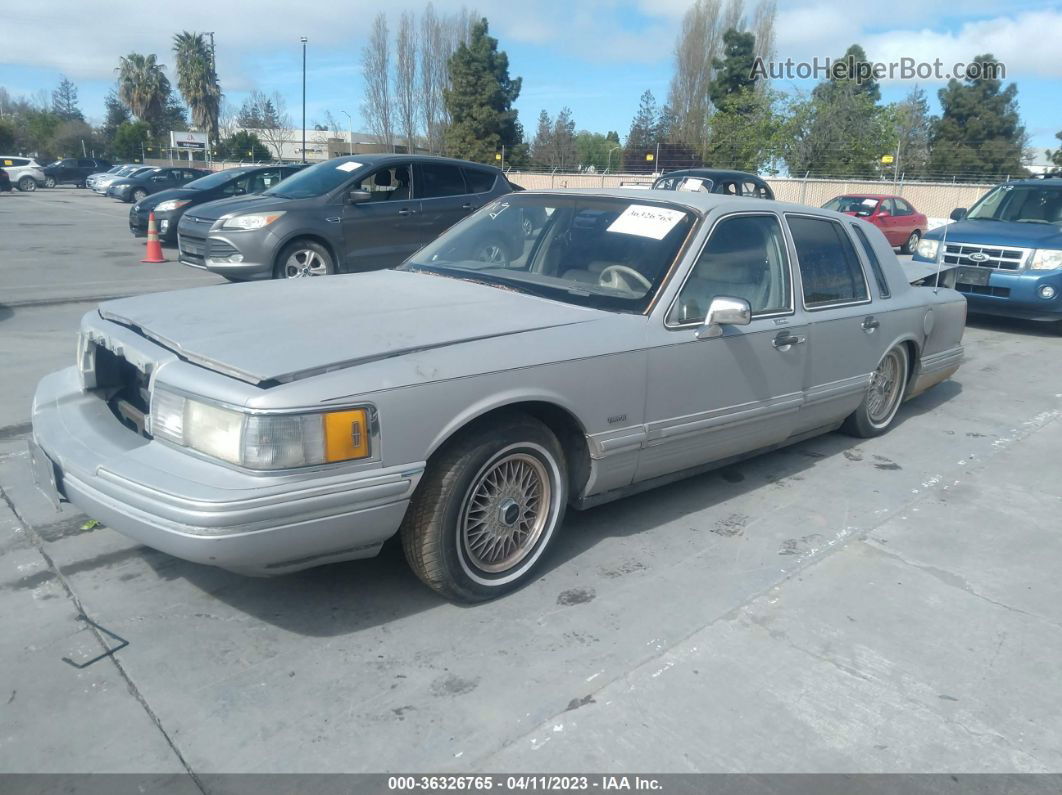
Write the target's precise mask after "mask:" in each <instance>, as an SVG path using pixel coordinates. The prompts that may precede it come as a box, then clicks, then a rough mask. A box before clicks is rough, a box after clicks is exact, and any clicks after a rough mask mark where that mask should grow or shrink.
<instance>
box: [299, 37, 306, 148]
mask: <svg viewBox="0 0 1062 795" xmlns="http://www.w3.org/2000/svg"><path fill="white" fill-rule="evenodd" d="M299 41H301V42H302V162H303V163H305V162H306V42H307V41H308V39H307V38H306V37H305V36H300V37H299Z"/></svg>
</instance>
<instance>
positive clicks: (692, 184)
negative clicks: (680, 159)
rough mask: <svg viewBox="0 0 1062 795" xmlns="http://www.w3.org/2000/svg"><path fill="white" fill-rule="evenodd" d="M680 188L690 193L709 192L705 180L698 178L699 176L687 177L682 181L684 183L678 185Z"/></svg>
mask: <svg viewBox="0 0 1062 795" xmlns="http://www.w3.org/2000/svg"><path fill="white" fill-rule="evenodd" d="M678 189H679V190H684V191H688V192H690V193H701V192H704V193H707V192H708V186H707V185H705V184H704V180H703V179H697V177H686V179H684V180H683V181H682V184H681V185H679V186H678Z"/></svg>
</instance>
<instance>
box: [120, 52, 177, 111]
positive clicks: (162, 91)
mask: <svg viewBox="0 0 1062 795" xmlns="http://www.w3.org/2000/svg"><path fill="white" fill-rule="evenodd" d="M115 71H116V72H117V73H118V98H119V99H120V100H121V101H122V103H123V104H125V106H126V107H127V108H129V110H131V111H132V112H133V115H134V116H136V117H137V118H138V119H140V121H143V122H147V123H148V125H149V126H151V127H152V128H154V127H155V125H156V123H157V122H158V120H159V118H160V117H161V115H162V111H163V108H165V106H166V100H167V99H168V98H169V96H170V81H169V80H167V79H166V67H165V66H163V65H162V64H160V63H158V61H157V60H156V58H155V55H154V53H153V54H151V55H141V54H140V53H137V52H131V53H129V54H128V55H126V56H123V57H122V58H120V59H119V60H118V68H117V69H115Z"/></svg>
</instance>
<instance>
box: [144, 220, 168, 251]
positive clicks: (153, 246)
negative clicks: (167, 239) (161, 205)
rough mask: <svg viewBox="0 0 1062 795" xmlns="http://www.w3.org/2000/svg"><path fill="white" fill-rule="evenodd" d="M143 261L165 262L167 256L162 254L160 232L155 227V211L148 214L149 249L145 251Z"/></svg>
mask: <svg viewBox="0 0 1062 795" xmlns="http://www.w3.org/2000/svg"><path fill="white" fill-rule="evenodd" d="M140 261H141V262H165V261H166V258H165V257H164V256H162V244H161V243H159V232H158V229H157V228H156V227H155V213H151V215H149V216H148V239H147V251H145V252H144V258H143V259H142V260H140Z"/></svg>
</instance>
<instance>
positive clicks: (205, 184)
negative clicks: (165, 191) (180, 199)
mask: <svg viewBox="0 0 1062 795" xmlns="http://www.w3.org/2000/svg"><path fill="white" fill-rule="evenodd" d="M246 173H247V172H246V171H240V170H238V169H235V168H230V169H226V170H224V171H215V172H214V173H213V174H207V175H206V176H205V177H199V178H197V179H193V180H192V181H191V182H186V183H185V185H184V187H186V188H191V189H192V190H212V189H213V188H219V187H221V186H222V185H225V184H227V183H228V182H229V181H230V180H233V179H235V178H236V177H238V176H240V175H241V174H246Z"/></svg>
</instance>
